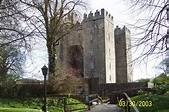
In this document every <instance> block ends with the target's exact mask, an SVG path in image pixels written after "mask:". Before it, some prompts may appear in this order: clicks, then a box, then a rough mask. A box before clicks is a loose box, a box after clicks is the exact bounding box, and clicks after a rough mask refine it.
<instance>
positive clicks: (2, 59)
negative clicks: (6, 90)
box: [0, 45, 25, 76]
mask: <svg viewBox="0 0 169 112" xmlns="http://www.w3.org/2000/svg"><path fill="white" fill-rule="evenodd" d="M0 51H1V52H0V71H1V73H0V75H1V76H5V75H7V74H18V75H22V74H23V69H22V65H23V64H24V62H25V56H24V54H23V53H22V52H21V50H20V49H19V48H18V47H16V46H13V45H8V46H3V47H0Z"/></svg>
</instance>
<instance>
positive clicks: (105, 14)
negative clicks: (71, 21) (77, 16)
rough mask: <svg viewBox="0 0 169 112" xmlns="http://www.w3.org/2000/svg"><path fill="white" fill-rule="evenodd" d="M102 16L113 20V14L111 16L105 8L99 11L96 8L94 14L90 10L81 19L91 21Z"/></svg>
mask: <svg viewBox="0 0 169 112" xmlns="http://www.w3.org/2000/svg"><path fill="white" fill-rule="evenodd" d="M104 18H106V19H109V20H110V21H112V22H113V16H111V14H109V13H108V12H107V11H106V10H105V9H101V11H98V10H96V12H95V13H94V14H93V13H92V12H90V13H89V14H88V15H87V14H84V17H83V21H91V20H97V19H104Z"/></svg>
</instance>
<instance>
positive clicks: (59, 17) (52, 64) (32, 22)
mask: <svg viewBox="0 0 169 112" xmlns="http://www.w3.org/2000/svg"><path fill="white" fill-rule="evenodd" d="M19 1H20V5H21V6H23V7H24V8H25V10H24V11H23V12H22V13H21V14H22V15H23V16H24V17H25V20H26V22H27V25H28V26H30V27H31V28H33V32H34V36H36V37H37V36H38V37H40V38H41V39H45V40H46V46H47V51H48V60H49V75H56V67H57V66H56V59H57V56H56V52H57V48H56V46H57V45H58V44H59V40H60V39H62V38H63V37H65V36H66V35H68V34H70V33H71V29H72V28H73V27H74V23H73V22H71V21H70V18H69V17H70V14H71V13H72V12H76V9H77V8H79V7H83V8H85V6H86V4H85V2H84V0H28V1H25V0H19ZM78 10H79V9H78Z"/></svg>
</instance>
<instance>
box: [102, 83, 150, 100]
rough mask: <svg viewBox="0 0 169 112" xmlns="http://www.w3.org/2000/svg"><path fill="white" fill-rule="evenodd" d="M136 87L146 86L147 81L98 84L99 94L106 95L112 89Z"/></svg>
mask: <svg viewBox="0 0 169 112" xmlns="http://www.w3.org/2000/svg"><path fill="white" fill-rule="evenodd" d="M137 88H148V83H139V82H132V83H112V84H100V87H99V95H100V96H102V97H103V96H108V95H109V94H111V93H112V92H113V91H120V90H127V89H137Z"/></svg>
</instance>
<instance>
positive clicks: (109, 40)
mask: <svg viewBox="0 0 169 112" xmlns="http://www.w3.org/2000/svg"><path fill="white" fill-rule="evenodd" d="M108 38H109V41H110V33H109V34H108Z"/></svg>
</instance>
